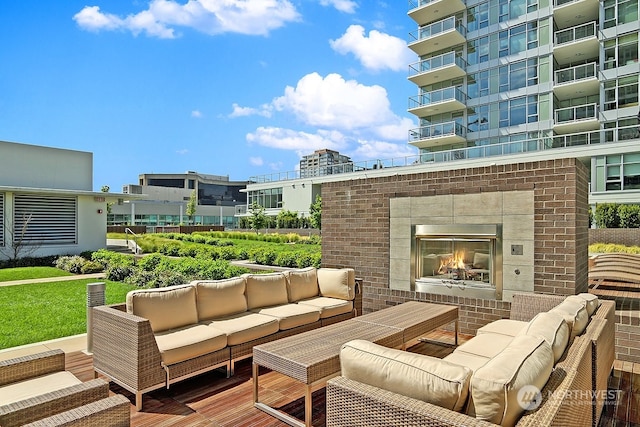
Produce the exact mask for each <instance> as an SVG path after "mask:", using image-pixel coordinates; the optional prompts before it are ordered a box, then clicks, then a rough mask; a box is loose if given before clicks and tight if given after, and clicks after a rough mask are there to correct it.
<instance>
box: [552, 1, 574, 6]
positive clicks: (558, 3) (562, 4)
mask: <svg viewBox="0 0 640 427" xmlns="http://www.w3.org/2000/svg"><path fill="white" fill-rule="evenodd" d="M577 1H578V0H554V2H553V6H554V7H560V6H564V5H565V4H569V3H576V2H577Z"/></svg>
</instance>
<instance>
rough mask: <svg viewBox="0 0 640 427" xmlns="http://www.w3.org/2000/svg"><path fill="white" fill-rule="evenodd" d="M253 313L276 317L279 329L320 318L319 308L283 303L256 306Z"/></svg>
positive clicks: (306, 323)
mask: <svg viewBox="0 0 640 427" xmlns="http://www.w3.org/2000/svg"><path fill="white" fill-rule="evenodd" d="M251 311H253V312H254V313H260V314H264V315H266V316H271V317H275V318H276V319H278V322H279V327H280V330H281V331H282V330H285V329H293V328H295V327H298V326H302V325H308V324H310V323H313V322H317V321H318V320H320V310H318V309H317V308H315V307H312V306H310V305H306V306H305V305H302V304H284V305H276V306H273V307H265V308H256V309H253V310H251Z"/></svg>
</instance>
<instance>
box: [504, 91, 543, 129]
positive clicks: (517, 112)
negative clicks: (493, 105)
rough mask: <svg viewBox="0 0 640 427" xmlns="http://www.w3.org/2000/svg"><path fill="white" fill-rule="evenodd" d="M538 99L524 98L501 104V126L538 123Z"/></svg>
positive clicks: (535, 97) (533, 96)
mask: <svg viewBox="0 0 640 427" xmlns="http://www.w3.org/2000/svg"><path fill="white" fill-rule="evenodd" d="M537 101H538V97H537V96H535V95H532V96H528V97H527V96H522V97H518V98H514V99H510V100H508V101H503V102H500V104H499V116H500V122H499V126H500V127H501V128H503V127H507V126H517V125H521V124H524V123H533V122H537V121H538V102H537Z"/></svg>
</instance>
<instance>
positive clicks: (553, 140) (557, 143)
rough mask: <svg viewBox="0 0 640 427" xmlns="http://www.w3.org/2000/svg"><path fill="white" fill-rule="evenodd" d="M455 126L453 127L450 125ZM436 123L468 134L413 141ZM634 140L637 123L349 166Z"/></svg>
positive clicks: (261, 178)
mask: <svg viewBox="0 0 640 427" xmlns="http://www.w3.org/2000/svg"><path fill="white" fill-rule="evenodd" d="M452 125H453V127H451V126H452ZM434 126H442V130H443V131H444V130H445V128H446V129H448V130H451V129H453V130H454V132H455V133H456V134H458V135H464V133H466V130H465V128H464V126H461V125H458V124H456V123H455V122H450V123H442V124H438V125H430V126H423V127H422V128H418V129H414V130H412V131H409V138H410V139H411V140H413V141H417V140H418V139H421V138H428V137H429V136H427V135H432V132H435V129H433V127H434ZM427 129H428V130H427ZM458 132H462V133H458ZM634 139H636V140H639V141H640V128H639V126H637V125H633V126H624V127H616V128H610V129H600V130H595V131H591V132H578V133H573V134H566V135H557V136H551V137H546V138H534V139H525V140H519V141H511V142H505V143H502V144H487V145H481V146H475V147H466V148H458V149H455V150H443V151H433V152H428V153H420V154H416V155H411V156H405V157H395V158H391V159H375V160H363V161H358V162H353V163H349V164H350V165H351V166H350V167H351V168H353V170H352V173H361V172H366V171H368V170H373V169H382V168H393V167H408V166H414V165H419V164H422V163H427V162H448V161H452V160H460V159H480V158H488V157H493V156H505V155H510V154H525V153H531V152H536V151H544V150H550V149H563V148H570V147H579V146H585V147H588V146H590V145H594V144H603V143H616V142H624V141H629V140H634ZM350 172H351V171H350ZM300 178H301V177H300V171H290V172H277V173H272V174H267V175H257V176H252V177H250V178H249V181H251V182H253V183H271V182H277V181H285V180H290V179H300Z"/></svg>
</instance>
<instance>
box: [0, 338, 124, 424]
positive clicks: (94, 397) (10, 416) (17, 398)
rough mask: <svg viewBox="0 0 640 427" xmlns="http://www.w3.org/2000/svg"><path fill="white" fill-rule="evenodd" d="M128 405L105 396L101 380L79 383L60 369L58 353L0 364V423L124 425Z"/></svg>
mask: <svg viewBox="0 0 640 427" xmlns="http://www.w3.org/2000/svg"><path fill="white" fill-rule="evenodd" d="M130 407H131V405H130V403H129V400H128V399H127V398H125V397H124V396H122V395H120V394H117V395H114V396H111V397H110V396H109V384H108V383H107V382H105V381H103V380H102V379H95V380H91V381H87V382H81V381H80V380H79V379H78V378H76V377H75V376H74V375H73V374H72V373H70V372H68V371H65V355H64V352H63V351H62V350H50V351H46V352H42V353H37V354H31V355H28V356H22V357H17V358H14V359H9V360H5V361H2V362H0V425H1V426H3V427H13V426H22V425H26V424H28V425H29V426H33V427H35V426H49V427H52V426H63V425H64V426H81V425H82V426H87V425H92V426H104V427H125V426H129V425H130V419H129V413H130Z"/></svg>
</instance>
